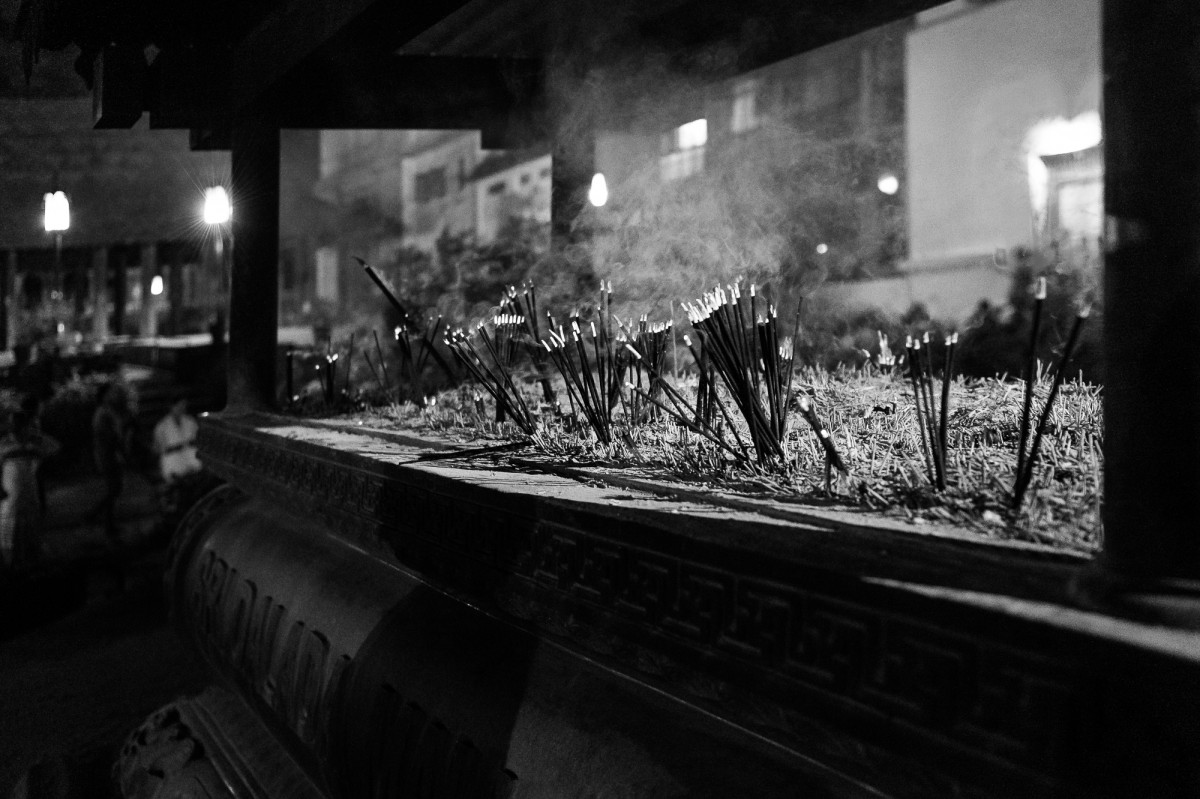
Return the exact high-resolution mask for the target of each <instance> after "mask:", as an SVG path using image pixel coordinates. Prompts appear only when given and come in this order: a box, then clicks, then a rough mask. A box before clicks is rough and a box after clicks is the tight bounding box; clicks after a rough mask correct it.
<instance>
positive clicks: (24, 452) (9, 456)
mask: <svg viewBox="0 0 1200 799" xmlns="http://www.w3.org/2000/svg"><path fill="white" fill-rule="evenodd" d="M57 451H58V442H57V441H55V440H54V439H53V438H51V437H50V436H47V435H45V434H44V433H42V432H40V431H39V430H38V429H37V428H36V427H35V426H34V424H33V420H32V419H30V417H29V414H27V413H25V412H24V411H14V412H13V414H12V417H11V423H10V427H9V431H8V434H7V435H6V436H4V438H2V439H0V486H3V489H4V498H3V499H0V562H2V563H3V565H4V566H6V567H22V566H27V565H29V564H31V563H33V562H34V561H36V560H37V558H38V555H39V554H40V552H41V547H42V541H41V524H42V504H41V502H40V501H39V499H38V480H37V472H38V467H39V466H40V465H41V463H42V461H43V460H45V459H46V458H48V457H49V456H51V455H53V454H54V453H55V452H57Z"/></svg>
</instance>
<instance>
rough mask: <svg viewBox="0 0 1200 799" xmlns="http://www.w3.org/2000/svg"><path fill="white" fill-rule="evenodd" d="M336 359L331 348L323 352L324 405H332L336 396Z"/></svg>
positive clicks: (335, 354) (336, 356)
mask: <svg viewBox="0 0 1200 799" xmlns="http://www.w3.org/2000/svg"><path fill="white" fill-rule="evenodd" d="M337 361H338V354H337V353H336V352H333V351H332V349H331V350H330V351H328V352H326V353H325V380H324V381H323V383H322V389H323V391H324V395H325V404H326V405H333V402H334V400H335V399H336V398H337V383H336V379H337Z"/></svg>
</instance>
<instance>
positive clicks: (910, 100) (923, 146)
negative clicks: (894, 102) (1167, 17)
mask: <svg viewBox="0 0 1200 799" xmlns="http://www.w3.org/2000/svg"><path fill="white" fill-rule="evenodd" d="M906 79H907V94H906V115H907V133H908V198H907V199H908V213H909V220H910V221H909V225H910V227H909V231H910V239H909V247H910V249H909V252H910V259H911V264H910V266H911V268H920V267H922V266H924V265H926V264H928V263H929V262H932V261H939V260H944V259H946V258H955V257H962V256H972V255H980V254H987V253H991V252H993V251H994V250H995V249H996V248H998V247H1003V248H1005V249H1010V248H1012V247H1015V246H1018V245H1031V244H1033V243H1034V220H1033V207H1032V201H1031V199H1030V186H1029V179H1028V166H1027V154H1028V153H1027V140H1028V136H1029V132H1030V130H1031V129H1032V128H1033V127H1034V126H1035V125H1037V124H1038V123H1039V122H1040V121H1042V120H1046V119H1053V118H1058V117H1061V118H1066V119H1071V118H1074V117H1077V116H1079V115H1080V114H1083V113H1085V112H1089V111H1090V112H1095V111H1097V110H1098V109H1099V107H1100V0H1000V1H999V2H993V3H989V4H986V5H978V4H974V3H964V2H958V3H951V4H947V5H946V6H944V7H939V8H938V9H936V10H935V11H933V12H928V13H926V14H921V15H918V21H917V27H916V28H914V29H913V30H912V31H911V32H910V34H909V37H908V57H907V61H906Z"/></svg>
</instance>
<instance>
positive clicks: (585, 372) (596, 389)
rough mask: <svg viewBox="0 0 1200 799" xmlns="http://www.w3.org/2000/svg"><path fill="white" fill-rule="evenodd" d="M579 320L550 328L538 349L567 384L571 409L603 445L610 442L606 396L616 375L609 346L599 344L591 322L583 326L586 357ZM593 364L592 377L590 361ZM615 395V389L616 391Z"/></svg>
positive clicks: (609, 394)
mask: <svg viewBox="0 0 1200 799" xmlns="http://www.w3.org/2000/svg"><path fill="white" fill-rule="evenodd" d="M579 321H580V320H579V317H574V318H573V319H572V320H571V329H570V330H569V331H564V330H563V328H562V326H561V325H560V326H559V328H558V330H554V329H553V328H551V329H550V331H549V332H550V335H549V339H548V340H547V339H543V340H542V341H541V345H542V350H543V352H545V353H546V355H547V357H548V358H549V359H550V361H551V362H552V363H553V364H554V366H555V368H556V369H558V371H559V373H560V374H561V375H562V376H563V380H564V381H565V383H566V385H567V397H568V399H569V401H570V403H571V408H572V410H574V409H575V408H576V407H577V406H578V408H579V409H580V410H581V411H582V412H583V416H584V418H585V419H586V420H587V423H588V425H589V426H590V427H591V428H592V430H593V431H594V432H595V434H596V438H597V439H599V440H600V441H601V442H603V443H605V444H609V443H611V442H612V406H611V405H610V404H609V397H610V396H611V394H612V393H613V386H612V383H613V382H614V381H615V380H616V379H617V377H618V376H619V375H618V374H617V368H616V365H615V360H614V359H613V358H612V343H611V341H610V342H608V346H607V348H605V347H603V346H602V344H601V339H602V333H601V332H600V331H601V330H602V329H603V327H599V328H598V327H597V326H596V323H595V322H592V323H589V324H588V325H587V330H589V331H590V332H591V337H592V346H591V349H592V353H593V358H592V359H589V358H588V347H587V346H586V344H585V343H584V328H583V327H581V326H580V324H579ZM592 360H594V361H595V374H594V375H593V373H592V372H593V368H592V363H591V361H592ZM618 392H619V388H618Z"/></svg>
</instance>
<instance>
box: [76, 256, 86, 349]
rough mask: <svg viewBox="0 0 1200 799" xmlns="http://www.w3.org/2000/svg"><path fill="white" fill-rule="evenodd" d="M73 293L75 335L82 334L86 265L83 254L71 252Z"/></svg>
mask: <svg viewBox="0 0 1200 799" xmlns="http://www.w3.org/2000/svg"><path fill="white" fill-rule="evenodd" d="M72 257H73V272H74V281H73V282H74V283H75V291H74V297H72V299H73V300H74V319H73V322H74V328H75V331H76V332H77V333H82V332H83V311H84V308H85V307H87V290H88V263H87V259H86V258H84V257H83V253H81V252H79V251H78V250H73V251H72Z"/></svg>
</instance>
